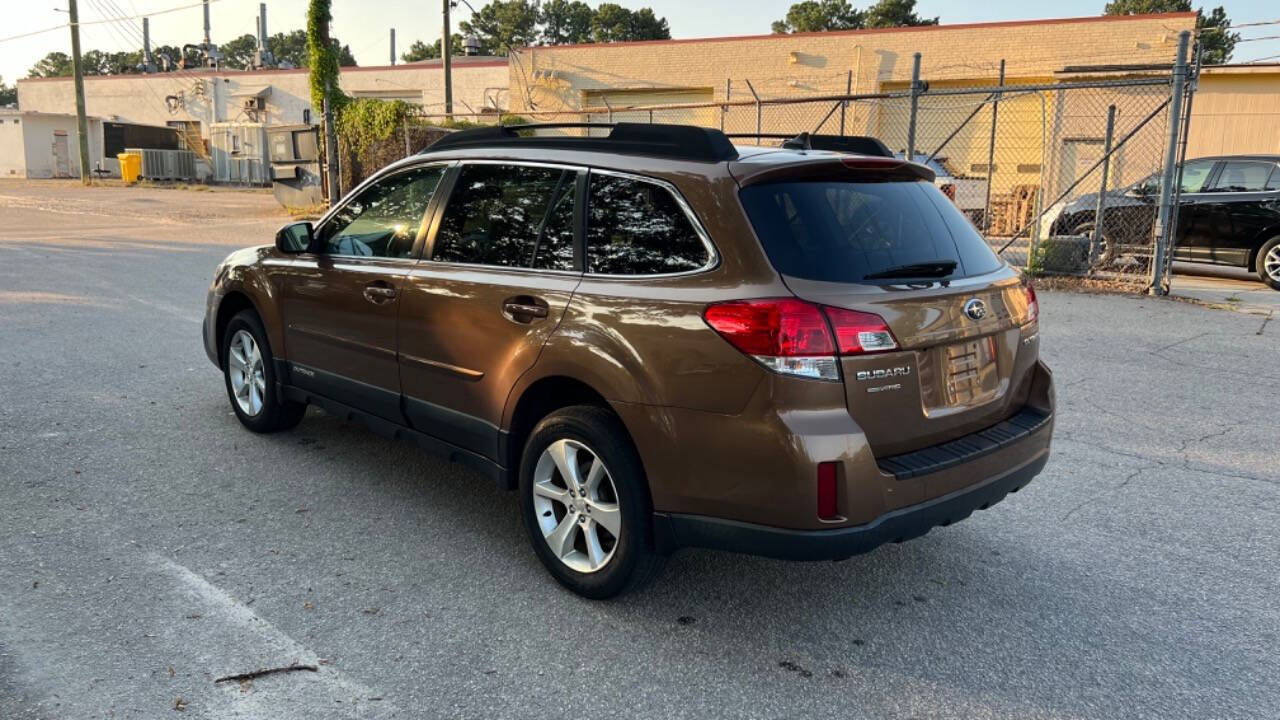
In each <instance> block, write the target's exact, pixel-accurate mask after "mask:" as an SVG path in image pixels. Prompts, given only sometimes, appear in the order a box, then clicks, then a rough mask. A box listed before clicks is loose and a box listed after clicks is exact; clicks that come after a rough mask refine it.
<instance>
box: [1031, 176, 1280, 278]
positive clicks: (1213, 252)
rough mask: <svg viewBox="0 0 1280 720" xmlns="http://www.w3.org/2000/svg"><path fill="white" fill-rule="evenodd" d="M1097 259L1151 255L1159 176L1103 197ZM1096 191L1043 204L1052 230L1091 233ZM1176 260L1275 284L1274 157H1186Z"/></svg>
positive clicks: (1278, 224)
mask: <svg viewBox="0 0 1280 720" xmlns="http://www.w3.org/2000/svg"><path fill="white" fill-rule="evenodd" d="M1104 200H1105V203H1104V208H1105V209H1104V210H1103V232H1102V238H1101V239H1102V241H1103V242H1102V248H1103V250H1102V252H1101V261H1102V262H1103V263H1108V262H1110V261H1112V260H1114V259H1116V258H1118V257H1120V256H1122V255H1124V254H1126V253H1127V252H1130V251H1136V252H1137V253H1138V254H1142V252H1143V251H1146V252H1147V253H1150V249H1149V248H1150V245H1151V232H1152V229H1153V227H1154V225H1155V222H1156V214H1157V212H1158V211H1159V202H1160V174H1159V173H1156V174H1155V175H1152V176H1151V177H1148V178H1146V179H1144V180H1141V181H1139V182H1137V183H1134V184H1133V185H1130V186H1129V187H1126V188H1121V189H1119V190H1113V191H1111V192H1108V193H1107V194H1106V197H1105V198H1104ZM1097 206H1098V194H1097V193H1092V194H1089V195H1082V196H1080V197H1078V198H1076V199H1074V200H1072V201H1071V202H1069V203H1062V204H1061V205H1059V206H1056V207H1053V208H1050V210H1049V213H1048V214H1047V215H1046V217H1047V219H1048V221H1047V223H1046V224H1048V225H1049V226H1050V227H1051V228H1052V230H1051V232H1052V234H1055V235H1092V234H1093V231H1094V226H1095V224H1096V216H1097ZM1173 257H1174V259H1175V260H1184V261H1187V262H1198V263H1214V264H1217V265H1231V266H1234V267H1242V268H1246V269H1248V270H1250V271H1251V272H1255V273H1257V274H1258V277H1259V278H1260V279H1261V280H1262V281H1263V282H1264V283H1267V284H1268V285H1270V286H1271V287H1272V288H1275V289H1276V290H1280V155H1238V156H1230V157H1207V158H1198V159H1196V160H1188V161H1187V163H1186V165H1184V166H1183V170H1182V185H1181V202H1180V205H1179V207H1178V225H1177V240H1176V243H1175V245H1174V250H1173Z"/></svg>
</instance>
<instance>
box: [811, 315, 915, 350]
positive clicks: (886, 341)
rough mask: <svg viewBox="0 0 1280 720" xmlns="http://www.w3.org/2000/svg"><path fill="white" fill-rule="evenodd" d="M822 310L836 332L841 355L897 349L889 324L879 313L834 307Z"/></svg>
mask: <svg viewBox="0 0 1280 720" xmlns="http://www.w3.org/2000/svg"><path fill="white" fill-rule="evenodd" d="M823 310H825V311H826V313H827V319H829V320H830V321H831V329H832V330H833V331H835V334H836V347H838V348H840V354H841V355H861V354H862V353H872V352H882V351H884V350H896V349H897V347H898V342H897V341H896V340H894V339H893V333H892V332H890V331H889V326H888V325H886V324H885V323H884V320H883V319H882V318H881V317H880V316H879V315H873V314H872V313H865V312H858V311H857V310H844V309H842V308H834V307H826V308H823Z"/></svg>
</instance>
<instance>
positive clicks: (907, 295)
mask: <svg viewBox="0 0 1280 720" xmlns="http://www.w3.org/2000/svg"><path fill="white" fill-rule="evenodd" d="M841 165H842V167H836V166H835V165H833V164H832V163H831V162H829V161H828V162H810V163H808V164H807V166H798V167H792V168H790V169H789V170H788V171H787V172H778V171H771V172H765V173H757V174H756V175H755V176H751V175H749V174H747V173H745V172H743V173H741V174H740V178H742V179H740V182H741V183H742V185H743V189H742V191H741V193H740V197H741V200H742V202H743V205H744V207H745V208H746V210H747V214H748V217H749V218H750V219H751V221H752V225H753V227H754V228H755V230H756V234H757V236H758V237H759V238H760V241H761V243H762V244H763V245H764V248H765V251H766V254H767V255H768V256H769V258H770V260H771V262H772V263H773V264H774V267H775V268H776V269H777V270H778V271H779V273H780V274H781V275H782V277H783V280H784V281H785V283H786V284H787V287H788V288H789V289H790V290H791V291H792V292H793V293H795V295H796V296H797V297H799V298H800V299H802V300H805V301H808V302H810V303H814V304H817V305H821V306H826V307H832V308H842V309H845V310H853V311H857V312H861V313H872V314H874V315H877V316H879V317H880V318H882V319H883V321H884V323H885V324H886V325H887V326H888V329H889V331H890V332H891V333H892V335H893V338H894V341H895V344H896V348H894V349H891V350H882V351H878V352H867V353H856V354H846V355H843V356H842V357H841V358H840V369H841V376H842V379H843V382H844V385H845V395H846V400H847V404H848V408H849V412H850V413H851V414H852V416H853V417H854V419H855V420H856V421H857V422H858V424H859V426H860V427H861V428H862V429H863V431H864V432H865V433H866V436H867V439H868V442H869V444H870V445H871V447H872V450H873V451H874V453H875V455H876V456H877V457H886V456H890V455H896V454H899V453H904V452H909V451H912V450H917V449H920V448H923V447H928V446H930V445H936V444H939V443H943V442H946V441H948V440H951V439H953V438H956V437H959V436H961V435H965V434H968V433H971V432H974V431H976V430H979V429H982V428H984V427H987V426H990V425H993V424H995V423H998V422H999V421H1001V420H1003V419H1005V418H1007V417H1009V416H1011V415H1013V414H1015V413H1016V412H1017V411H1018V410H1019V409H1020V408H1021V405H1022V404H1023V402H1025V398H1026V391H1027V382H1028V379H1029V371H1030V370H1031V368H1032V366H1033V365H1034V361H1035V355H1036V350H1037V348H1036V344H1035V342H1034V340H1030V341H1029V340H1028V339H1029V338H1030V337H1031V334H1032V333H1034V328H1035V325H1034V314H1035V309H1034V308H1033V307H1032V306H1031V304H1030V298H1029V295H1028V292H1027V290H1026V288H1025V286H1024V285H1023V282H1022V280H1021V279H1020V277H1019V275H1018V273H1017V272H1016V271H1014V270H1012V269H1011V268H1009V267H1008V266H1007V265H1005V264H1004V263H1002V262H1001V261H1000V260H999V259H998V258H997V257H996V256H995V254H994V253H993V252H992V251H991V249H990V247H989V246H988V245H987V244H986V241H985V240H983V239H982V237H981V236H979V235H978V233H977V232H976V231H975V230H974V229H973V227H972V225H970V224H969V222H968V221H967V220H966V219H965V218H964V216H963V215H961V214H960V212H959V211H958V210H957V209H956V208H955V207H954V205H952V204H951V203H950V202H949V201H948V200H947V198H946V197H945V196H943V195H942V194H941V193H940V192H939V191H938V190H937V189H936V188H935V187H933V186H932V185H931V184H930V183H929V182H927V181H926V180H925V178H924V175H923V174H922V173H919V172H917V171H916V170H914V169H913V168H903V167H895V166H894V164H893V163H892V162H883V161H881V162H879V163H878V164H877V163H876V162H863V161H854V162H846V163H841ZM898 165H899V166H901V165H905V164H903V163H898ZM744 176H745V177H744ZM837 332H838V329H837Z"/></svg>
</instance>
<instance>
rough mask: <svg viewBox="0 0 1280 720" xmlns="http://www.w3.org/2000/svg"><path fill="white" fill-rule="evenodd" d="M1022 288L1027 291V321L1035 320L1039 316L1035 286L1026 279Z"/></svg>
mask: <svg viewBox="0 0 1280 720" xmlns="http://www.w3.org/2000/svg"><path fill="white" fill-rule="evenodd" d="M1022 289H1023V290H1025V291H1026V293H1027V322H1031V321H1032V320H1037V319H1039V317H1040V301H1039V300H1037V299H1036V288H1035V286H1034V285H1032V284H1031V281H1030V280H1028V281H1027V284H1026V285H1023V286H1022Z"/></svg>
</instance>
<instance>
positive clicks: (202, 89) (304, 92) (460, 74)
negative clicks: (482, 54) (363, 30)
mask: <svg viewBox="0 0 1280 720" xmlns="http://www.w3.org/2000/svg"><path fill="white" fill-rule="evenodd" d="M509 78H510V74H509V70H508V67H507V61H506V60H485V61H478V62H477V61H466V60H462V59H459V62H458V64H456V65H455V66H454V68H453V86H454V87H453V93H454V95H453V96H454V105H455V110H457V111H458V112H467V111H468V109H469V108H470V109H474V110H475V111H476V112H479V111H480V110H481V109H482V108H484V107H485V105H486V103H488V104H490V105H492V104H494V103H502V104H503V105H502V107H504V108H505V102H506V98H507V87H508V81H509ZM339 82H340V84H341V86H342V89H343V90H344V91H345V92H346V93H348V94H350V95H355V96H357V97H360V96H365V97H385V98H398V99H403V100H409V101H412V102H417V103H420V104H422V105H423V107H424V108H425V109H426V110H427V111H428V112H430V111H435V112H443V107H444V74H443V71H442V70H441V69H440V67H439V66H438V65H431V64H417V63H414V64H408V65H397V66H394V67H371V68H343V69H342V72H341V75H340V80H339ZM268 86H269V87H270V91H269V94H268V95H267V96H266V97H265V110H264V111H263V112H260V113H258V114H257V117H256V118H255V117H251V115H250V113H247V112H245V111H244V109H243V101H244V98H245V96H247V95H249V94H252V93H253V92H255V91H257V90H259V89H261V88H264V87H268ZM168 97H173V98H174V99H173V100H166V98H168ZM85 104H86V112H87V113H88V114H89V115H94V116H98V117H101V118H105V119H108V120H117V119H118V120H120V121H123V122H133V123H140V124H144V125H165V124H167V123H169V122H171V121H177V120H185V121H193V120H194V121H199V122H200V123H201V131H202V133H203V134H204V136H205V137H206V138H207V137H208V132H209V125H210V124H212V123H218V122H254V121H256V122H262V123H265V124H267V125H282V124H297V123H301V122H303V119H304V111H305V110H308V109H309V110H311V121H312V122H313V123H315V122H319V120H320V112H319V109H317V108H312V107H311V90H310V87H309V85H308V76H307V71H306V70H260V71H248V72H235V71H232V72H223V73H214V72H208V71H198V72H197V71H188V72H176V73H158V74H154V75H113V76H94V77H86V78H85ZM18 107H19V108H21V109H22V110H24V111H27V110H34V111H39V112H47V113H74V112H75V88H74V86H73V84H72V81H71V78H48V79H45V78H31V79H25V80H19V81H18Z"/></svg>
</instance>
